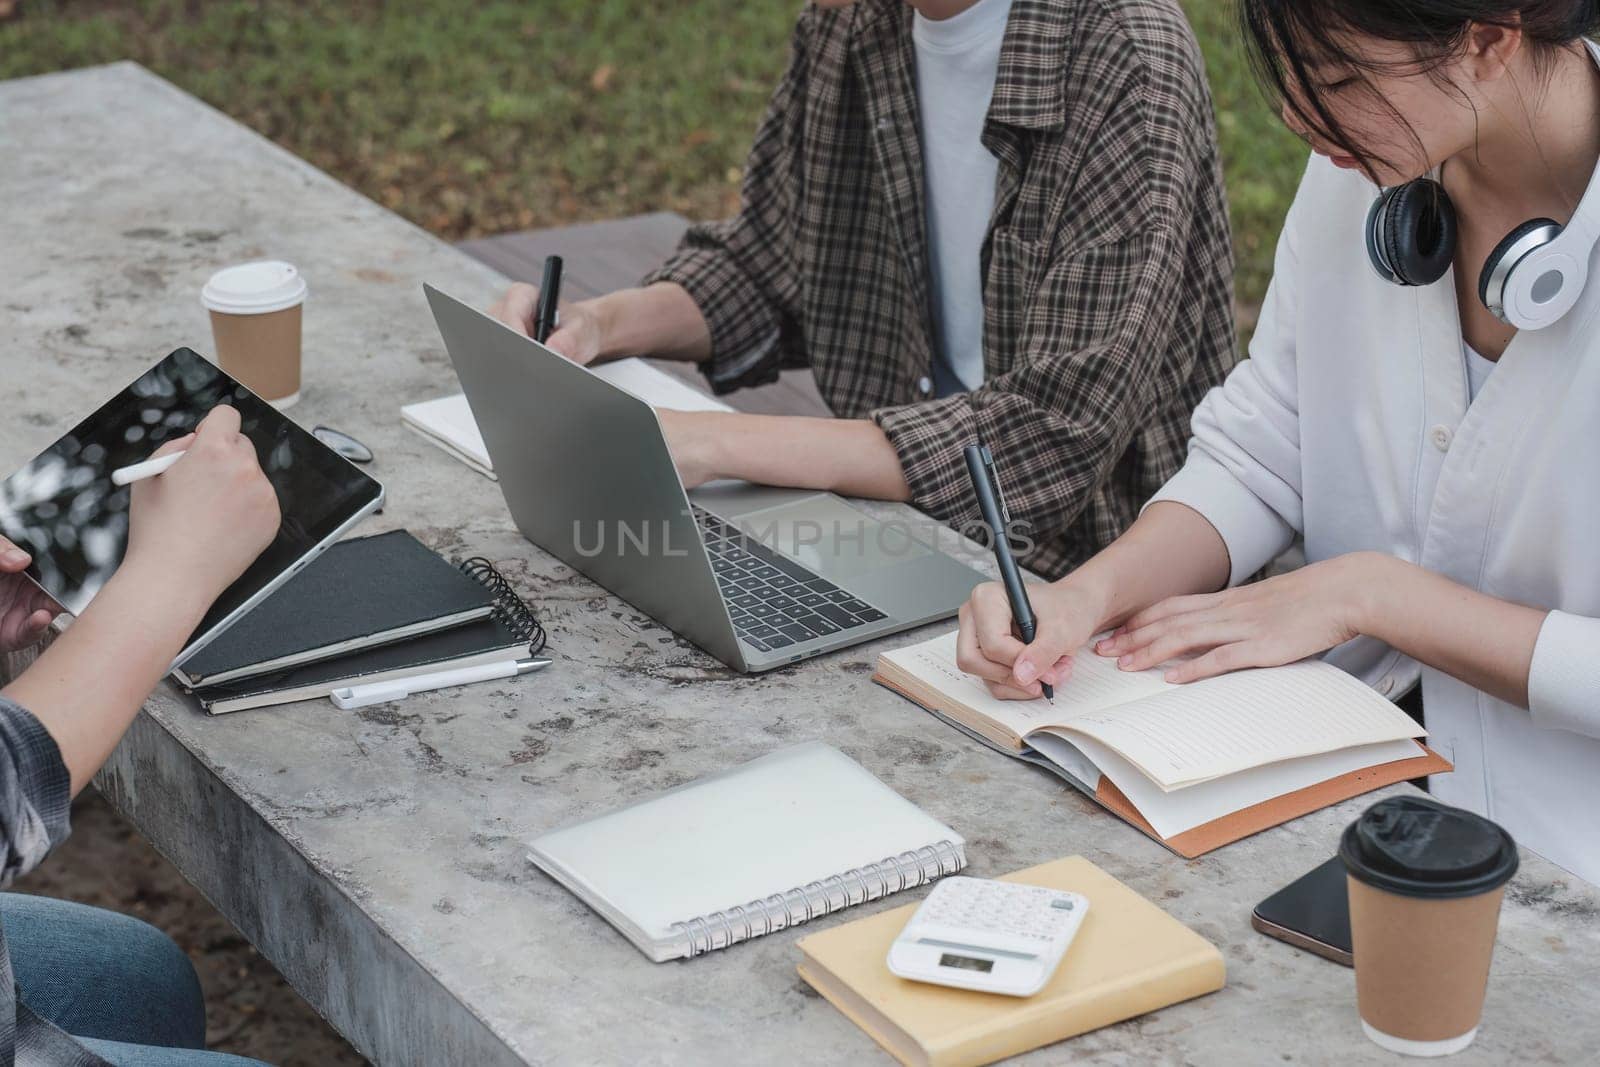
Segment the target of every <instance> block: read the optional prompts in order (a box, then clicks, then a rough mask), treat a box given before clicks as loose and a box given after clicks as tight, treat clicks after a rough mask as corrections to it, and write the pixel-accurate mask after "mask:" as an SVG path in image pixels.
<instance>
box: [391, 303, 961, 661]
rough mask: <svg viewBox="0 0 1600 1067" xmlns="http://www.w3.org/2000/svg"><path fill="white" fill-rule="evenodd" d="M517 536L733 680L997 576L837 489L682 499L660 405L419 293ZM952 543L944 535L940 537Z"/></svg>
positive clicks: (927, 528)
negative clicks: (712, 660)
mask: <svg viewBox="0 0 1600 1067" xmlns="http://www.w3.org/2000/svg"><path fill="white" fill-rule="evenodd" d="M423 288H424V289H425V290H426V291H427V294H428V303H429V304H430V305H432V307H433V317H434V321H436V322H437V323H438V325H439V333H440V334H441V335H442V336H443V337H444V344H445V348H446V349H448V350H449V353H450V359H451V361H452V362H453V363H454V364H455V369H456V376H457V377H458V378H459V379H460V380H461V387H462V389H463V390H464V391H465V393H466V396H467V403H468V404H469V405H470V406H471V408H472V414H473V417H474V419H476V420H477V423H478V429H479V431H480V432H482V434H483V441H484V444H485V446H486V447H487V448H488V450H489V458H490V459H491V460H492V461H493V463H494V469H495V474H496V475H497V476H498V477H499V479H500V489H501V491H502V492H503V493H504V494H505V498H506V505H507V507H509V508H510V509H511V517H512V519H513V520H514V521H515V522H516V524H517V528H518V529H519V530H521V531H522V533H523V535H524V536H526V537H527V538H528V540H530V541H532V542H533V543H534V544H536V545H538V546H539V547H541V548H543V549H545V550H546V551H548V552H550V553H552V554H553V555H555V556H556V557H558V558H559V559H561V560H562V561H563V562H565V563H567V564H569V565H570V566H572V567H573V568H575V569H576V570H578V571H581V572H582V573H583V574H585V575H587V576H588V577H589V578H591V579H593V580H594V581H596V582H598V583H599V584H600V585H602V586H604V587H605V588H607V589H609V590H611V591H612V592H613V593H615V594H616V595H617V596H619V597H621V598H622V599H624V600H626V601H628V602H629V603H630V604H633V605H634V606H635V607H637V608H639V609H640V610H641V611H644V612H645V613H647V614H648V615H650V616H651V617H652V618H654V619H656V620H657V621H658V622H661V623H662V624H664V625H666V626H668V627H670V628H671V629H673V630H674V631H676V632H677V633H679V634H682V635H683V636H684V637H687V638H688V639H689V640H691V641H693V642H694V643H695V644H697V645H699V646H700V647H701V648H703V649H705V650H706V651H707V652H710V653H711V654H712V655H713V656H715V657H717V658H718V659H719V660H721V661H722V662H724V663H726V664H727V665H728V666H730V667H733V668H735V669H737V670H741V671H764V670H770V669H771V668H773V667H778V666H782V665H783V664H785V663H792V662H794V661H795V660H800V659H805V658H806V657H808V656H815V655H818V654H819V653H822V652H829V651H832V650H833V649H836V648H844V647H847V646H849V645H854V644H859V643H860V642H863V641H870V640H872V639H873V638H875V637H882V636H883V635H885V634H890V633H894V632H896V631H899V630H905V629H909V628H910V627H913V626H917V625H919V624H921V623H925V622H931V621H933V620H934V619H942V618H947V617H948V616H950V615H953V614H955V611H956V609H957V608H958V607H959V606H960V605H961V602H962V601H963V600H965V599H966V597H967V594H968V593H969V592H971V590H972V587H973V586H974V585H976V584H978V583H979V582H981V581H984V580H985V576H984V575H983V574H981V573H979V572H978V571H976V570H973V569H972V568H971V567H969V566H967V565H966V564H964V563H962V562H960V561H959V560H957V559H956V558H954V557H953V556H951V555H948V554H947V553H946V552H944V551H942V550H941V548H940V546H939V542H940V541H941V540H944V541H945V542H946V543H947V545H948V547H950V548H952V549H953V548H955V547H956V545H957V544H958V543H960V542H959V541H958V539H957V538H956V537H955V535H954V534H953V533H952V532H951V531H949V530H947V529H944V528H942V527H939V526H937V524H935V523H934V522H933V521H932V520H931V519H922V520H921V521H920V522H919V523H909V522H908V523H899V522H879V521H877V520H875V519H873V518H871V517H870V516H868V515H867V514H866V513H864V512H862V511H860V510H858V509H856V508H853V507H851V506H850V505H849V504H847V503H845V501H844V500H842V499H840V498H839V497H837V496H834V495H833V494H831V493H816V492H810V491H801V490H793V489H772V488H767V487H763V486H753V485H748V484H746V483H744V482H737V483H733V482H723V483H713V484H710V485H706V486H702V487H700V488H698V489H696V490H695V491H694V492H692V493H685V492H684V489H683V483H682V481H680V480H679V478H678V472H677V468H676V467H674V466H673V463H672V456H671V454H670V453H669V452H668V450H667V442H666V438H665V437H664V436H663V434H662V431H661V424H660V422H659V421H658V420H657V418H656V413H655V409H653V408H652V407H651V406H650V405H649V404H647V403H646V402H645V401H643V400H640V399H639V398H637V397H635V396H633V395H632V394H631V393H628V392H626V391H624V390H622V389H618V388H617V387H616V386H614V385H612V384H610V383H609V382H606V381H603V380H601V379H600V378H598V377H596V376H595V375H593V374H590V373H589V372H588V371H587V370H585V369H584V368H582V367H580V366H578V365H576V364H574V363H572V362H571V361H570V360H567V359H565V358H563V357H562V356H560V355H558V354H556V353H554V352H552V351H550V350H549V349H547V348H545V347H544V346H543V345H541V344H539V343H538V342H536V341H533V340H531V339H530V338H528V337H525V336H523V335H522V334H520V333H518V332H517V331H515V330H513V329H510V328H509V327H507V326H505V325H504V324H502V323H500V322H498V321H496V320H495V319H492V318H490V317H489V316H488V315H485V314H484V313H482V312H480V311H478V310H476V309H475V308H472V307H469V306H468V305H466V304H463V303H462V302H461V301H459V300H456V299H455V298H453V297H450V296H447V295H445V294H444V293H441V292H439V291H438V290H437V289H434V288H433V287H432V286H424V287H423ZM940 530H943V537H942V538H941V536H940V533H939V531H940Z"/></svg>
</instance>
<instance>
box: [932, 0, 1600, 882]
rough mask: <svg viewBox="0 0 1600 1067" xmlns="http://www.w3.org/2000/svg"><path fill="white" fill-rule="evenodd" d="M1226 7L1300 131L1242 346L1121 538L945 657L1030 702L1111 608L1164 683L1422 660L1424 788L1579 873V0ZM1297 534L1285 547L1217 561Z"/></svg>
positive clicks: (1587, 501) (1585, 547) (1002, 609)
mask: <svg viewBox="0 0 1600 1067" xmlns="http://www.w3.org/2000/svg"><path fill="white" fill-rule="evenodd" d="M1243 7H1244V15H1245V23H1246V25H1247V26H1248V27H1249V28H1250V30H1251V33H1250V36H1251V37H1252V38H1253V41H1252V43H1253V46H1254V48H1255V49H1256V51H1257V54H1258V57H1259V59H1260V60H1261V65H1262V69H1263V70H1264V72H1265V73H1266V75H1267V77H1268V79H1269V80H1270V81H1272V82H1273V83H1274V84H1275V86H1276V87H1277V88H1278V89H1279V91H1280V93H1281V98H1282V99H1283V100H1284V107H1283V112H1284V118H1285V121H1286V122H1287V123H1288V124H1289V125H1290V126H1291V127H1292V128H1293V129H1294V130H1295V131H1296V132H1297V133H1299V134H1301V135H1302V136H1303V137H1305V138H1306V140H1307V141H1308V142H1310V144H1311V146H1312V148H1313V149H1314V150H1315V154H1314V155H1313V157H1312V159H1311V162H1310V164H1309V166H1308V167H1307V170H1306V174H1305V177H1304V179H1303V181H1302V184H1301V187H1300V190H1299V193H1298V195H1297V196H1296V199H1295V202H1294V205H1293V206H1292V207H1291V209H1290V211H1289V215H1288V218H1287V220H1286V221H1285V224H1284V229H1283V235H1282V238H1281V240H1280V242H1279V246H1278V251H1277V262H1276V272H1275V276H1274V279H1273V282H1272V285H1271V287H1270V289H1269V291H1268V293H1267V297H1266V303H1265V306H1264V307H1263V309H1262V313H1261V318H1260V320H1259V325H1258V326H1257V329H1256V333H1255V336H1254V339H1253V341H1252V343H1251V346H1250V358H1249V359H1247V360H1245V361H1243V362H1242V363H1240V364H1239V366H1238V367H1237V368H1235V370H1234V371H1233V373H1232V374H1231V375H1230V376H1229V378H1228V379H1227V381H1226V383H1225V384H1224V385H1222V386H1220V387H1218V388H1216V389H1214V390H1212V392H1211V393H1210V394H1209V395H1208V396H1207V397H1206V399H1205V400H1204V401H1203V402H1202V404H1201V405H1200V407H1199V409H1198V410H1197V411H1196V413H1195V416H1194V423H1193V435H1194V436H1193V440H1192V441H1191V444H1190V451H1189V458H1188V461H1187V463H1186V465H1185V466H1184V468H1183V469H1182V470H1181V471H1180V472H1179V473H1178V474H1177V475H1176V476H1175V477H1174V478H1173V479H1172V480H1171V481H1170V482H1169V483H1168V484H1167V485H1166V486H1165V487H1164V488H1163V489H1162V490H1161V491H1160V492H1159V493H1158V494H1157V495H1156V497H1155V499H1154V500H1153V501H1152V502H1151V503H1150V504H1149V505H1148V506H1147V507H1146V509H1145V510H1144V512H1143V514H1142V515H1141V516H1140V518H1139V520H1138V521H1137V522H1136V523H1135V524H1134V525H1133V526H1132V527H1131V528H1130V529H1129V530H1128V532H1127V533H1126V534H1124V535H1123V536H1122V537H1121V538H1120V539H1119V540H1117V541H1116V542H1115V543H1113V544H1112V545H1111V546H1110V547H1108V548H1107V549H1105V550H1104V551H1103V552H1101V553H1100V554H1099V555H1098V556H1096V557H1094V558H1093V559H1092V560H1091V561H1089V562H1088V563H1087V564H1085V565H1084V566H1082V567H1081V568H1079V569H1078V570H1077V571H1075V572H1073V573H1072V574H1070V575H1068V576H1067V577H1065V578H1063V579H1062V580H1060V581H1058V582H1056V583H1054V584H1052V585H1049V586H1036V587H1034V589H1036V590H1037V592H1035V594H1034V596H1033V606H1034V609H1035V612H1036V614H1037V615H1038V616H1039V619H1040V624H1039V631H1038V636H1037V638H1036V640H1035V641H1034V642H1033V643H1032V644H1031V645H1026V646H1025V645H1024V644H1023V643H1022V642H1021V641H1019V640H1018V639H1017V637H1016V636H1015V635H1014V632H1013V629H1012V624H1011V614H1010V611H1009V608H1008V606H1007V604H1006V600H1005V596H1004V593H1003V592H1002V591H1001V590H1000V589H999V587H998V586H994V585H986V586H982V587H980V588H979V589H978V590H977V591H976V592H975V593H974V594H973V597H972V599H971V601H970V602H969V603H968V604H967V605H965V606H964V607H963V608H962V611H961V637H960V648H959V658H960V662H961V665H962V667H963V668H964V669H965V670H967V671H969V672H971V673H973V674H976V675H978V676H980V677H981V678H983V679H984V680H985V682H986V683H988V685H989V686H990V688H991V689H992V690H993V691H994V692H995V693H996V694H997V695H1000V696H1003V697H1011V698H1029V697H1034V696H1037V695H1038V694H1039V686H1040V682H1041V681H1044V682H1048V683H1051V684H1055V685H1058V686H1059V685H1063V684H1065V685H1070V684H1071V683H1070V674H1071V654H1072V652H1073V651H1074V650H1076V649H1078V648H1079V647H1080V646H1082V645H1083V644H1084V643H1085V642H1086V641H1088V640H1089V639H1090V638H1091V637H1092V635H1094V634H1096V633H1098V632H1100V631H1102V630H1105V629H1109V628H1113V627H1115V632H1114V633H1113V634H1112V635H1111V636H1110V637H1109V638H1106V639H1103V640H1102V641H1100V642H1099V643H1097V644H1096V645H1095V648H1094V652H1095V653H1096V654H1099V655H1104V656H1115V657H1117V660H1118V663H1119V665H1121V666H1123V667H1124V668H1126V669H1129V670H1140V669H1144V668H1148V667H1151V666H1154V665H1156V664H1159V663H1162V662H1165V661H1167V660H1171V659H1174V658H1181V660H1182V662H1180V663H1178V664H1175V665H1173V666H1172V667H1171V668H1170V670H1169V673H1168V677H1169V678H1171V679H1172V680H1174V681H1180V682H1182V681H1192V680H1194V679H1197V678H1201V677H1205V676H1207V675H1212V674H1217V673H1220V672H1223V671H1228V670H1235V669H1238V668H1242V667H1253V666H1268V665H1273V664H1279V663H1286V662H1290V661H1293V660H1296V659H1300V658H1302V657H1305V656H1311V655H1318V654H1325V657H1326V658H1327V659H1328V660H1329V661H1331V662H1333V663H1335V664H1337V665H1339V666H1340V667H1343V668H1344V669H1346V670H1348V671H1350V672H1351V673H1353V674H1355V675H1357V676H1358V677H1360V678H1362V679H1364V680H1366V681H1367V682H1368V683H1369V684H1371V685H1372V686H1374V687H1375V688H1377V689H1378V691H1380V692H1382V693H1384V694H1386V695H1389V696H1391V697H1394V698H1397V699H1398V698H1400V697H1401V696H1402V695H1403V694H1406V693H1407V692H1408V691H1410V690H1412V689H1413V687H1414V686H1415V685H1416V683H1417V682H1418V680H1419V678H1420V681H1421V692H1422V696H1423V700H1422V703H1423V705H1424V707H1425V713H1426V724H1427V727H1428V730H1429V732H1430V743H1431V744H1432V745H1433V746H1434V747H1435V748H1436V749H1437V750H1438V751H1439V752H1440V753H1441V754H1442V755H1444V756H1445V757H1446V758H1448V759H1450V760H1451V761H1452V762H1453V763H1454V765H1455V771H1454V773H1451V774H1444V775H1439V776H1436V777H1435V778H1434V780H1433V781H1432V783H1431V788H1432V790H1433V792H1434V793H1435V795H1436V796H1438V797H1439V798H1440V799H1442V800H1445V801H1447V802H1449V803H1453V804H1458V805H1460V806H1462V807H1466V808H1470V809H1472V810H1475V811H1478V812H1483V813H1485V814H1487V815H1489V816H1490V817H1492V818H1494V819H1496V820H1498V821H1499V822H1501V823H1502V824H1504V825H1505V826H1506V827H1507V828H1508V829H1509V830H1510V831H1511V832H1512V833H1513V834H1514V835H1516V836H1517V838H1518V839H1519V840H1520V841H1521V842H1522V843H1523V844H1526V845H1527V846H1529V847H1530V848H1533V849H1535V850H1536V851H1538V852H1539V853H1541V854H1542V855H1544V856H1546V857H1547V858H1549V859H1551V860H1553V861H1555V862H1556V863H1558V864H1561V865H1563V866H1565V867H1566V868H1568V869H1569V870H1571V871H1573V872H1575V873H1576V874H1578V875H1580V876H1582V877H1584V878H1586V879H1588V880H1590V881H1594V882H1600V545H1597V544H1596V538H1595V534H1596V531H1597V530H1600V335H1597V333H1596V326H1597V323H1596V312H1597V311H1600V279H1597V280H1596V281H1595V283H1594V284H1593V285H1591V286H1589V287H1588V288H1587V290H1585V289H1584V286H1583V281H1584V275H1585V274H1586V272H1587V268H1588V266H1589V264H1590V262H1591V260H1592V257H1593V254H1594V243H1595V238H1596V235H1597V234H1600V178H1597V177H1596V175H1595V169H1596V160H1597V158H1600V67H1597V60H1596V53H1595V49H1594V46H1593V45H1592V44H1590V43H1589V42H1588V41H1587V40H1586V39H1585V38H1586V36H1587V35H1589V34H1590V33H1592V32H1593V31H1594V30H1595V29H1596V28H1597V25H1600V4H1596V3H1593V2H1578V0H1534V2H1524V3H1517V2H1514V0H1465V2H1457V3H1451V4H1448V5H1446V4H1402V3H1398V2H1394V0H1243ZM1468 13H1470V15H1471V17H1470V18H1468V17H1465V14H1468ZM1429 178H1432V179H1437V180H1438V182H1439V183H1440V186H1442V189H1441V188H1440V186H1432V185H1427V184H1413V183H1415V182H1417V180H1418V179H1424V180H1426V179H1429ZM1380 188H1381V189H1390V190H1401V189H1403V190H1404V196H1403V197H1402V196H1401V195H1400V194H1399V193H1398V192H1397V193H1396V195H1395V196H1392V197H1390V198H1389V199H1388V200H1386V201H1385V203H1384V207H1385V208H1386V209H1388V217H1387V218H1385V217H1384V216H1383V214H1382V213H1381V212H1380V213H1378V215H1377V217H1376V220H1375V221H1376V223H1377V225H1376V227H1375V228H1374V229H1373V231H1372V232H1373V239H1372V240H1371V241H1370V242H1369V240H1368V238H1367V234H1368V230H1369V226H1368V216H1369V212H1371V211H1372V210H1373V208H1374V204H1375V202H1377V200H1378V198H1379V193H1380ZM1449 205H1453V215H1454V219H1453V222H1454V226H1453V227H1451V226H1450V222H1451V221H1452V220H1451V219H1450V218H1448V217H1447V216H1449V215H1450V214H1451V212H1452V208H1451V207H1450V206H1449ZM1529 220H1543V221H1542V222H1539V223H1537V224H1529ZM1451 229H1453V231H1454V232H1453V233H1451V232H1448V231H1449V230H1451ZM1508 236H1509V238H1510V239H1509V241H1508V240H1507V238H1508ZM1369 244H1370V246H1371V247H1369ZM1497 246H1501V247H1497ZM1508 272H1509V280H1508V278H1507V275H1508ZM1397 281H1401V282H1409V283H1410V284H1397ZM1490 305H1493V307H1494V309H1495V310H1491V307H1490ZM1563 309H1565V310H1564V311H1563ZM1497 311H1498V314H1497V313H1496V312H1497ZM1501 316H1504V318H1502V317H1501ZM1506 320H1510V321H1506ZM1551 320H1554V321H1551ZM1519 326H1520V327H1521V328H1518V327H1519ZM1296 534H1303V535H1304V537H1305V548H1306V557H1307V560H1308V563H1307V565H1306V566H1305V567H1303V568H1301V569H1299V570H1296V571H1293V572H1290V573H1287V574H1283V575H1281V576H1277V577H1272V578H1268V579H1266V580H1264V581H1260V582H1256V583H1253V584H1249V585H1240V584H1239V583H1242V582H1244V581H1245V580H1246V579H1247V578H1248V577H1249V576H1250V575H1252V574H1254V573H1255V572H1256V571H1257V570H1258V569H1260V568H1261V567H1263V566H1264V565H1265V564H1267V563H1268V562H1269V561H1271V560H1272V559H1273V558H1274V557H1276V556H1277V555H1278V554H1279V553H1280V552H1282V551H1283V550H1284V549H1285V548H1286V547H1287V546H1288V545H1289V544H1290V542H1291V541H1292V539H1293V538H1294V536H1295V535H1296ZM1234 586H1236V588H1228V587H1234ZM1217 590H1224V591H1222V592H1217ZM1284 714H1286V715H1291V714H1294V709H1293V708H1287V707H1286V708H1285V709H1284Z"/></svg>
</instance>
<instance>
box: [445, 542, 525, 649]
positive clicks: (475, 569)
mask: <svg viewBox="0 0 1600 1067" xmlns="http://www.w3.org/2000/svg"><path fill="white" fill-rule="evenodd" d="M456 566H457V567H459V568H460V569H461V573H463V574H465V575H466V576H467V577H468V578H471V579H472V580H473V581H475V582H477V583H478V584H479V585H481V586H483V587H484V588H485V589H487V590H489V594H490V596H491V597H493V598H494V613H495V616H496V617H497V618H498V619H499V620H500V621H501V622H503V623H504V624H505V626H506V629H508V630H510V631H511V634H512V636H513V637H515V638H516V639H517V640H518V641H526V642H527V643H528V655H530V656H537V655H538V654H539V653H540V652H541V651H543V650H544V643H545V632H544V627H543V626H542V625H540V623H539V620H538V619H537V618H536V617H534V614H533V609H532V608H530V607H528V602H527V601H526V600H523V599H522V597H521V595H520V594H518V592H517V591H516V590H515V589H513V588H512V587H511V583H510V582H508V581H506V578H505V575H503V574H501V573H500V572H499V571H498V570H496V569H495V566H494V564H493V563H490V562H489V561H488V560H487V559H485V558H484V557H483V556H473V557H472V558H471V559H468V560H463V561H461V562H460V563H458V564H456Z"/></svg>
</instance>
